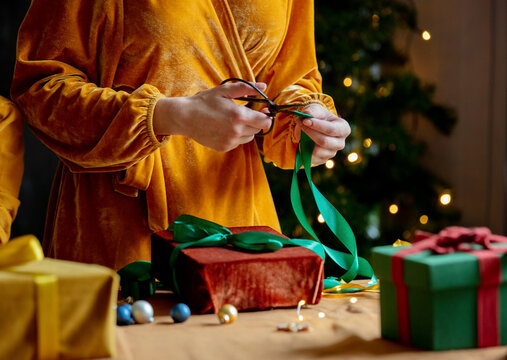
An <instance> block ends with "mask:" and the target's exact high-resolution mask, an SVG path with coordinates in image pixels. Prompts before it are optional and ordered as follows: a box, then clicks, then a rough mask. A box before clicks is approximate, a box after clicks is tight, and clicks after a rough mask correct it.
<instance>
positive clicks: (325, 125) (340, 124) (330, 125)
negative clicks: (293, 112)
mask: <svg viewBox="0 0 507 360" xmlns="http://www.w3.org/2000/svg"><path fill="white" fill-rule="evenodd" d="M302 124H303V126H304V128H305V130H306V129H311V130H314V131H317V132H320V133H322V134H324V135H327V136H333V137H344V138H345V137H347V136H349V135H350V126H349V123H348V122H347V121H346V120H344V119H342V118H339V117H336V120H331V121H329V120H322V119H317V118H311V119H304V120H303V121H302Z"/></svg>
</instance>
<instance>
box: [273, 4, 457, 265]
mask: <svg viewBox="0 0 507 360" xmlns="http://www.w3.org/2000/svg"><path fill="white" fill-rule="evenodd" d="M315 7H316V9H315V10H316V17H315V32H316V34H315V35H316V48H317V59H318V61H319V70H320V72H321V74H322V76H323V79H324V92H325V93H327V94H329V95H331V96H332V97H333V98H334V100H335V104H336V107H337V110H338V113H339V115H340V116H341V117H343V118H345V119H347V120H348V121H349V124H350V125H351V128H352V133H351V135H350V136H349V138H348V139H347V145H346V148H345V149H344V150H343V151H341V152H339V153H338V155H337V156H336V157H335V158H334V159H333V160H329V161H328V162H327V163H326V165H325V166H319V167H315V168H313V169H312V176H313V182H314V183H315V185H316V186H317V188H319V190H320V191H321V192H322V193H323V194H324V195H325V196H326V197H327V198H328V200H329V201H330V202H331V203H332V204H333V205H334V206H335V207H336V208H337V209H338V210H339V211H340V212H341V214H342V215H343V216H344V217H345V218H346V219H347V220H348V222H349V224H350V226H351V227H352V229H353V230H354V232H355V235H356V239H357V242H358V249H359V254H360V255H362V256H366V257H367V256H368V255H369V251H368V250H369V249H370V248H371V247H372V246H376V245H383V244H391V243H393V242H394V241H396V240H397V239H401V240H407V241H409V240H410V239H411V238H412V236H413V234H414V232H415V230H416V229H420V230H424V231H429V232H434V231H439V230H440V229H441V228H443V227H444V226H448V225H450V224H452V223H454V222H456V221H457V220H458V217H459V213H458V212H457V211H456V210H454V209H453V208H452V206H451V205H450V201H451V194H452V189H451V186H450V184H446V183H444V182H443V181H441V180H440V179H438V178H436V177H435V176H434V175H433V174H432V173H431V172H430V171H428V170H427V169H426V168H425V167H423V165H422V164H421V157H422V155H423V153H424V151H425V145H424V144H423V143H421V142H419V141H417V140H416V139H415V138H414V136H413V135H414V131H415V128H416V127H417V123H418V122H419V121H430V122H431V123H432V124H433V125H434V126H435V127H436V128H437V129H438V130H439V131H440V132H442V133H444V134H450V132H451V130H452V128H453V125H454V124H455V122H456V117H455V115H454V112H453V111H452V109H450V108H448V107H446V106H443V105H440V104H436V103H435V102H434V101H433V100H432V97H433V92H434V87H433V86H432V85H427V84H423V83H422V82H421V81H420V80H419V79H418V77H417V76H416V75H414V74H413V73H412V72H411V71H410V70H409V66H408V65H409V64H410V62H409V59H408V57H407V56H406V54H407V53H408V48H409V46H410V41H413V40H417V41H425V40H429V38H430V36H431V35H430V33H429V32H422V31H421V30H420V29H418V27H417V23H416V12H415V9H414V7H413V6H411V5H410V3H407V2H402V1H398V0H362V1H354V0H341V1H333V0H328V1H325V0H319V1H317V2H316V3H315ZM266 171H267V173H268V178H269V179H270V184H271V187H272V191H273V195H274V198H275V204H276V207H277V209H278V212H279V216H280V222H281V225H282V230H283V232H284V233H285V234H287V235H288V236H292V237H307V236H305V234H304V230H303V229H302V227H301V226H300V225H299V224H298V222H297V219H296V217H295V216H294V213H293V211H292V208H291V206H290V203H289V202H288V201H287V199H288V198H289V193H288V189H289V187H290V178H291V176H290V173H288V172H287V171H284V170H280V169H278V168H276V167H274V166H273V165H272V164H267V165H266ZM303 183H304V182H303V181H302V180H301V181H300V184H303ZM301 188H302V191H303V194H304V195H303V206H304V209H305V210H306V215H307V217H308V220H309V222H310V223H311V224H312V227H313V228H314V230H315V231H316V232H317V235H318V236H319V238H320V239H321V240H322V241H323V242H326V239H330V236H331V234H330V232H329V231H328V230H327V227H326V226H325V225H324V224H321V223H320V222H321V221H322V218H321V217H320V216H319V212H318V210H317V208H316V206H315V204H314V200H313V197H312V196H311V193H310V191H309V188H308V186H306V187H303V186H302V187H301Z"/></svg>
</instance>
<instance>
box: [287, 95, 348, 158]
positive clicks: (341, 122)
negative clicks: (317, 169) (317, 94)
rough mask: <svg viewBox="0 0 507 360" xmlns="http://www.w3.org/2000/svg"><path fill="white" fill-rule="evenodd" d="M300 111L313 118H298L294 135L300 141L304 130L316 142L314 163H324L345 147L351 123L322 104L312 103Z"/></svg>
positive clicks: (313, 155)
mask: <svg viewBox="0 0 507 360" xmlns="http://www.w3.org/2000/svg"><path fill="white" fill-rule="evenodd" d="M300 111H301V112H304V113H306V114H309V115H311V116H312V118H305V119H302V118H298V120H297V125H296V129H295V134H294V136H295V137H296V139H297V140H298V141H299V138H300V135H301V130H303V131H304V132H305V133H306V134H307V135H308V136H309V137H310V138H311V139H312V140H313V141H314V142H315V148H314V150H313V154H312V165H321V164H324V163H325V162H326V161H327V160H329V159H331V158H333V157H334V156H335V155H336V153H337V152H338V151H339V150H342V149H343V148H344V147H345V139H346V138H347V136H349V135H350V126H349V123H348V122H347V121H346V120H345V119H342V118H340V117H338V116H336V115H335V114H333V113H332V112H331V111H329V110H327V109H326V108H325V107H323V106H322V105H320V104H310V105H308V106H306V107H305V108H303V109H302V110H300Z"/></svg>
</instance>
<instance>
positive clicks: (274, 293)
mask: <svg viewBox="0 0 507 360" xmlns="http://www.w3.org/2000/svg"><path fill="white" fill-rule="evenodd" d="M229 230H231V232H232V233H241V232H245V231H263V232H269V233H272V234H276V235H279V236H283V235H281V234H280V233H278V232H276V231H274V230H273V229H271V228H269V227H265V226H252V227H237V228H230V229H229ZM171 240H172V233H171V232H170V231H160V232H157V233H155V234H153V235H152V269H153V272H154V275H155V276H156V277H157V278H158V279H159V280H160V281H162V282H163V283H168V284H169V283H170V282H171V277H172V275H171V274H172V273H171V269H170V267H169V256H170V254H171V252H172V250H173V249H174V248H175V247H176V246H177V245H178V244H179V243H177V242H174V241H171ZM176 278H177V281H178V285H179V288H180V296H181V298H182V301H184V302H185V303H186V304H187V305H188V306H189V307H190V308H191V309H192V312H194V313H208V312H214V313H216V312H218V309H220V307H221V306H222V305H224V304H232V305H234V306H235V307H236V308H237V309H238V310H240V311H241V310H264V309H269V308H278V307H292V306H297V304H298V302H299V301H300V300H305V302H306V303H307V304H317V303H318V302H319V301H320V296H321V293H322V286H323V279H324V262H323V261H322V259H321V258H320V256H318V255H317V254H315V253H314V252H313V251H311V250H308V249H305V248H303V247H298V246H294V247H283V248H282V249H280V250H278V251H275V252H264V253H250V252H245V251H238V250H233V249H232V248H231V247H203V248H187V249H184V250H182V251H181V253H180V254H179V255H178V258H177V259H176Z"/></svg>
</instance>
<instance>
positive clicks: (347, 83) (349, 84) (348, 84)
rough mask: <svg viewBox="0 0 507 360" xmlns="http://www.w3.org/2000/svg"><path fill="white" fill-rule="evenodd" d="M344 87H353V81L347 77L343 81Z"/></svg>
mask: <svg viewBox="0 0 507 360" xmlns="http://www.w3.org/2000/svg"><path fill="white" fill-rule="evenodd" d="M343 85H345V86H346V87H350V86H352V79H351V78H349V77H346V78H345V79H343Z"/></svg>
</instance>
